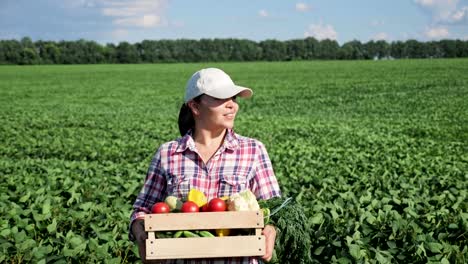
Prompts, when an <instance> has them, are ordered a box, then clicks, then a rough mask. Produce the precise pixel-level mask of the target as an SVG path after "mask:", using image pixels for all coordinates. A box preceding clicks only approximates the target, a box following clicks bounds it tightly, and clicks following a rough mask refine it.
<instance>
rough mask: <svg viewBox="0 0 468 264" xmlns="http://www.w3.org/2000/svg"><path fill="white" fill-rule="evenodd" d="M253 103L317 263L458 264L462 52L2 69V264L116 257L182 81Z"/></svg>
mask: <svg viewBox="0 0 468 264" xmlns="http://www.w3.org/2000/svg"><path fill="white" fill-rule="evenodd" d="M211 66H214V67H220V68H222V69H224V70H225V71H226V72H227V73H229V74H230V75H231V76H232V78H233V79H234V81H235V82H236V83H238V84H240V85H244V86H247V87H251V88H252V89H253V90H254V96H253V98H252V99H251V100H240V113H239V115H238V118H237V121H236V122H237V123H236V132H237V133H239V134H242V135H245V136H249V137H255V138H257V139H259V140H261V141H262V142H263V143H264V144H265V145H266V147H267V149H268V151H269V154H270V158H271V160H272V162H273V166H274V169H275V172H276V174H277V177H278V179H279V181H280V185H281V189H282V191H283V194H284V195H285V196H292V197H295V198H296V200H297V201H298V202H300V203H301V204H303V205H304V207H305V208H306V212H307V216H308V217H309V218H310V234H304V235H310V236H311V238H312V242H313V247H312V248H311V255H312V258H313V262H316V263H327V262H330V263H429V262H434V263H466V262H468V242H467V241H468V199H467V192H468V74H467V73H468V59H457V60H399V61H340V62H338V61H334V62H331V61H330V62H328V61H311V62H281V63H266V62H256V63H224V64H223V63H214V64H154V65H80V66H24V67H20V66H2V67H0V120H1V126H0V216H1V217H0V262H2V263H22V262H38V263H70V262H73V263H85V262H87V263H89V262H110V263H127V262H131V263H133V262H135V261H137V259H138V258H137V257H136V255H135V254H136V252H137V250H136V247H134V246H133V243H131V242H130V241H129V240H128V238H127V227H128V221H129V215H130V213H131V206H132V204H133V202H134V199H135V197H136V195H137V193H138V192H139V190H140V188H141V186H142V184H143V180H144V177H145V173H146V170H147V168H148V165H149V162H150V159H151V157H152V155H153V153H154V151H155V150H156V148H157V147H158V146H159V145H160V144H161V143H163V142H165V141H168V140H172V139H174V138H176V137H177V136H178V129H177V124H176V119H177V114H178V109H179V107H180V104H181V102H182V98H183V93H184V86H185V83H186V80H187V79H188V78H189V77H190V75H191V74H192V73H193V72H195V71H196V70H198V69H200V68H204V67H211Z"/></svg>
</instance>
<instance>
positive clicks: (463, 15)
mask: <svg viewBox="0 0 468 264" xmlns="http://www.w3.org/2000/svg"><path fill="white" fill-rule="evenodd" d="M467 18H468V6H464V7H462V8H461V9H460V10H457V11H455V12H454V13H453V14H452V15H451V19H452V20H453V21H456V22H458V21H462V20H464V19H467Z"/></svg>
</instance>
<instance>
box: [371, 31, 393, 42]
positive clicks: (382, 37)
mask: <svg viewBox="0 0 468 264" xmlns="http://www.w3.org/2000/svg"><path fill="white" fill-rule="evenodd" d="M372 39H373V40H389V36H388V34H387V33H385V32H379V33H377V34H375V35H374V36H373V37H372Z"/></svg>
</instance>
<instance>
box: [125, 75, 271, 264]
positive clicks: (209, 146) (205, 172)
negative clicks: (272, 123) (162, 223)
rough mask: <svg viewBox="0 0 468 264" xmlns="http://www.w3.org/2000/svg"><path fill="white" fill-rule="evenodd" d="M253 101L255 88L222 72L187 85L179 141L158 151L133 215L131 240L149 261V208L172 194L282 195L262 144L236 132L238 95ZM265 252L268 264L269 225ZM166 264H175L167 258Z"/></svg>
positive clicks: (197, 77)
mask: <svg viewBox="0 0 468 264" xmlns="http://www.w3.org/2000/svg"><path fill="white" fill-rule="evenodd" d="M238 96H239V97H245V98H248V97H251V96H252V90H251V89H249V88H245V87H241V86H237V85H235V84H234V82H233V81H232V80H231V78H230V77H229V76H228V75H227V74H226V73H225V72H223V71H222V70H220V69H216V68H207V69H202V70H200V71H198V72H196V73H195V74H194V75H192V77H191V78H190V79H189V81H188V82H187V86H186V91H185V98H184V104H183V105H182V108H181V110H180V113H179V130H180V134H181V136H182V137H181V138H178V139H177V140H174V141H170V142H167V143H165V144H163V145H161V146H160V148H159V149H158V151H157V152H156V154H155V156H154V158H153V160H152V162H151V165H150V167H149V170H148V174H147V176H146V180H145V184H144V186H143V188H142V190H141V192H140V194H139V195H138V197H137V199H136V201H135V204H134V205H133V208H134V211H133V213H132V216H131V223H130V227H131V229H130V230H131V234H130V238H131V239H132V240H136V241H137V243H138V247H139V249H140V257H141V258H142V260H143V261H144V259H145V239H146V233H145V231H144V226H143V219H144V215H145V214H147V213H150V211H151V206H152V205H153V204H154V203H156V202H159V201H164V199H165V198H166V197H167V196H169V195H173V196H177V197H179V198H181V199H183V198H185V197H187V194H188V192H189V190H190V189H198V190H200V191H202V192H204V193H205V195H206V196H207V198H208V200H210V199H211V198H214V197H222V196H229V195H231V194H233V193H236V192H240V191H242V190H245V189H250V190H251V191H252V192H253V193H254V194H255V195H256V197H257V199H269V198H272V197H275V196H280V189H279V186H278V182H277V180H276V177H275V175H274V173H273V168H272V165H271V161H270V159H269V157H268V154H267V151H266V149H265V147H264V145H263V144H262V143H261V142H259V141H258V140H255V139H252V138H247V137H243V136H240V135H238V134H236V133H234V131H233V127H234V119H235V117H236V114H237V111H238V110H239V106H238V104H237V102H236V98H237V97H238ZM263 234H264V235H265V237H266V253H265V255H264V256H263V257H262V259H263V260H266V261H268V260H270V259H271V256H272V252H273V247H274V243H275V236H276V230H275V228H274V227H273V226H271V225H267V226H265V228H264V230H263ZM180 261H181V262H183V263H190V262H193V263H195V262H196V261H197V262H198V263H200V262H201V261H202V263H215V262H216V263H258V260H257V258H254V257H250V258H248V257H247V258H230V259H216V261H215V260H214V259H205V260H200V259H198V260H184V261H182V260H180ZM166 262H167V263H176V260H168V261H166Z"/></svg>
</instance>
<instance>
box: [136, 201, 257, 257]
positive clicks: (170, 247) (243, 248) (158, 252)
mask: <svg viewBox="0 0 468 264" xmlns="http://www.w3.org/2000/svg"><path fill="white" fill-rule="evenodd" d="M263 227H264V224H263V212H262V211H261V210H260V211H245V212H200V213H169V214H148V215H146V216H145V230H146V232H147V233H148V239H147V240H146V258H147V259H148V260H153V259H185V258H216V257H243V256H263V255H264V254H265V236H263V235H262V229H263ZM238 228H242V229H255V234H254V235H246V236H224V237H195V238H186V237H183V238H158V239H157V238H156V234H155V233H156V232H158V231H176V230H212V229H238Z"/></svg>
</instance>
